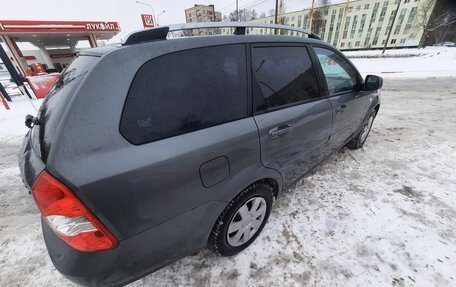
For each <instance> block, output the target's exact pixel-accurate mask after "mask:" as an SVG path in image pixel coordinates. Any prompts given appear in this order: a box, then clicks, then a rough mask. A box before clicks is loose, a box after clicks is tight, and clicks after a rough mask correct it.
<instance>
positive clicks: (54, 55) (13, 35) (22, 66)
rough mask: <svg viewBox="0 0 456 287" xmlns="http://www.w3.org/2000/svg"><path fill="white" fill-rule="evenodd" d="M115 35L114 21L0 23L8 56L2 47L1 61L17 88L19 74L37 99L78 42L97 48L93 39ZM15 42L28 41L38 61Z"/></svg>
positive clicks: (19, 83) (66, 62) (44, 91)
mask: <svg viewBox="0 0 456 287" xmlns="http://www.w3.org/2000/svg"><path fill="white" fill-rule="evenodd" d="M119 32H120V27H119V23H117V22H105V21H23V20H0V37H1V41H3V42H4V44H5V46H6V47H7V49H8V50H9V52H10V55H7V54H6V53H5V51H3V48H2V49H0V50H1V51H3V52H2V60H3V62H4V64H6V66H7V68H8V71H9V72H10V74H11V75H12V78H13V79H14V81H15V82H16V84H17V85H18V87H19V86H23V83H21V82H23V81H22V80H21V78H20V77H19V74H21V75H22V76H23V77H22V78H23V79H25V80H26V81H27V82H28V84H29V85H30V87H31V88H32V90H33V92H34V93H35V96H36V97H37V98H40V97H44V95H45V94H46V93H47V91H48V90H49V88H50V87H51V86H52V84H53V83H54V82H55V80H56V79H57V78H58V73H56V72H60V71H62V70H63V68H64V67H65V66H66V65H67V64H68V63H70V62H71V60H72V59H73V58H74V56H75V53H76V52H77V51H76V45H77V43H78V42H79V41H88V42H89V44H90V47H92V48H93V47H97V46H98V44H97V40H108V39H110V38H112V37H113V36H114V35H116V34H117V33H119ZM17 42H28V43H31V44H32V45H34V46H35V47H37V48H38V49H39V51H38V53H39V55H40V56H39V58H40V59H41V60H38V59H37V57H36V56H34V55H24V54H23V51H21V50H20V49H19V47H18V45H17ZM0 48H1V47H0ZM1 51H0V52H1ZM35 55H37V54H35ZM27 61H29V62H27ZM37 61H38V63H37ZM5 62H6V63H5ZM18 73H19V74H18ZM13 75H17V76H13Z"/></svg>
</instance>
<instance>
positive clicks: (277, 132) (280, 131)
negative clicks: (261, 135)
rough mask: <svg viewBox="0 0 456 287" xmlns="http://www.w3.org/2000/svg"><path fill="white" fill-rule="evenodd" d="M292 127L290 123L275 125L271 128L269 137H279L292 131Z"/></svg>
mask: <svg viewBox="0 0 456 287" xmlns="http://www.w3.org/2000/svg"><path fill="white" fill-rule="evenodd" d="M290 129H291V125H290V124H286V125H281V126H278V127H275V128H273V129H271V130H269V138H270V139H272V140H273V139H276V138H279V137H281V136H283V135H285V134H286V133H288V132H289V131H290Z"/></svg>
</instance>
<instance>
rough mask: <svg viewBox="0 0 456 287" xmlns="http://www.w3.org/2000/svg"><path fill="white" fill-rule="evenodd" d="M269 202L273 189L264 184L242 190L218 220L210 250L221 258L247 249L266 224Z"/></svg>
mask: <svg viewBox="0 0 456 287" xmlns="http://www.w3.org/2000/svg"><path fill="white" fill-rule="evenodd" d="M272 201H273V195H272V188H271V187H270V186H268V185H266V184H262V183H259V184H254V185H251V186H250V187H248V188H246V189H245V190H243V191H242V192H241V193H240V194H239V195H238V196H236V198H235V199H233V200H232V201H231V202H230V204H228V206H227V207H226V208H225V210H224V211H223V212H222V214H221V215H220V217H219V218H218V219H217V222H216V223H215V226H214V228H213V229H212V232H211V236H210V238H209V244H208V245H209V248H210V249H211V250H212V251H214V252H215V253H217V254H219V255H223V256H231V255H234V254H236V253H239V252H241V251H242V250H244V249H245V248H247V246H249V245H250V244H251V243H252V242H253V241H254V240H255V239H256V238H257V237H258V235H259V234H260V232H261V230H262V229H263V227H264V225H265V224H266V221H267V220H268V217H269V214H270V212H271V207H272Z"/></svg>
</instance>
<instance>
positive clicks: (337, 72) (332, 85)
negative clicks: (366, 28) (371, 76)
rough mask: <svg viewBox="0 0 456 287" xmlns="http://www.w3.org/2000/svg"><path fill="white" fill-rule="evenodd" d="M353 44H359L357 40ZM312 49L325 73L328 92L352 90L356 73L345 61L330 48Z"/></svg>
mask: <svg viewBox="0 0 456 287" xmlns="http://www.w3.org/2000/svg"><path fill="white" fill-rule="evenodd" d="M355 46H359V41H357V42H356V43H355ZM314 49H315V53H316V54H317V57H318V60H319V62H320V65H321V68H322V70H323V74H324V75H325V79H326V84H327V86H328V92H329V94H330V95H331V94H335V93H340V92H345V91H351V90H354V89H355V87H356V73H355V71H354V70H353V69H352V67H351V66H350V65H349V64H348V63H347V61H345V60H344V59H343V58H342V57H341V56H339V55H338V54H336V53H335V52H333V51H331V50H328V49H325V48H319V47H315V48H314Z"/></svg>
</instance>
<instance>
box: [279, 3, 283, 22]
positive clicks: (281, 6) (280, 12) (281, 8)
mask: <svg viewBox="0 0 456 287" xmlns="http://www.w3.org/2000/svg"><path fill="white" fill-rule="evenodd" d="M282 15H283V0H280V3H279V23H280V24H284V23H282Z"/></svg>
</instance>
